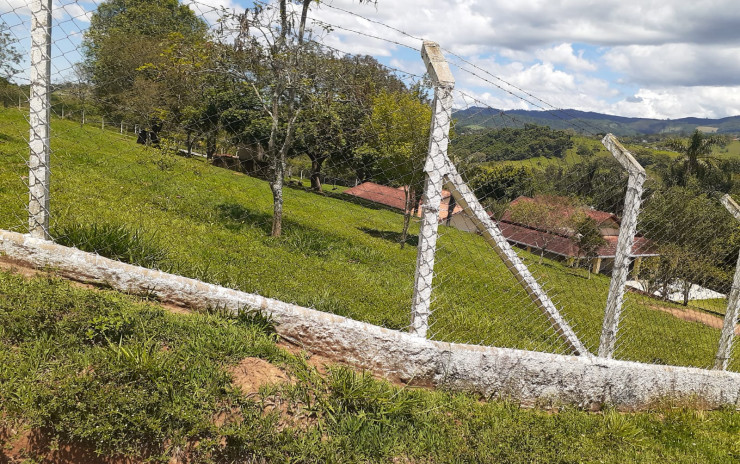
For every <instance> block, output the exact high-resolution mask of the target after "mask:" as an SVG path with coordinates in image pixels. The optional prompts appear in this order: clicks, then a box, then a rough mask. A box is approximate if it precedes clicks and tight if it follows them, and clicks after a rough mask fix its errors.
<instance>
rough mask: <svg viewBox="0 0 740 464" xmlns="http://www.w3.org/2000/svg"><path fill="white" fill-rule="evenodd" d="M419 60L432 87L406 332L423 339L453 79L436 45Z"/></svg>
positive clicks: (425, 48)
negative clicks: (408, 323)
mask: <svg viewBox="0 0 740 464" xmlns="http://www.w3.org/2000/svg"><path fill="white" fill-rule="evenodd" d="M421 56H422V59H423V60H424V63H425V64H426V67H427V72H428V73H429V76H430V77H431V79H432V82H433V83H434V106H433V109H434V113H433V114H432V125H431V130H430V134H429V152H428V154H427V159H426V163H425V165H424V173H425V175H426V183H425V186H424V199H423V200H422V211H423V214H422V220H421V227H420V230H419V244H418V247H417V249H418V253H417V258H416V273H415V275H414V296H413V301H412V306H411V327H410V332H411V333H412V334H415V335H418V336H420V337H426V335H427V330H428V329H429V315H430V306H431V299H432V280H433V278H434V254H435V251H436V247H437V236H438V230H437V229H438V227H439V208H440V205H441V203H442V185H443V184H444V176H445V174H447V146H448V143H449V139H450V137H449V134H450V123H451V122H452V90H453V88H454V87H455V79H454V77H453V76H452V73H451V72H450V67H449V65H448V64H447V60H445V57H444V55H443V54H442V51H441V50H440V48H439V45H438V44H436V43H434V42H428V41H425V42H424V44H423V46H422V49H421Z"/></svg>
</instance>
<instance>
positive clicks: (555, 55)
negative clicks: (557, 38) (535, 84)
mask: <svg viewBox="0 0 740 464" xmlns="http://www.w3.org/2000/svg"><path fill="white" fill-rule="evenodd" d="M535 56H536V57H537V58H539V59H540V60H541V61H542V62H543V63H552V64H555V65H563V66H565V67H566V68H569V69H572V70H574V71H596V69H597V68H596V65H595V64H594V63H592V62H590V61H588V60H587V59H585V58H583V50H580V51H579V52H578V54H576V53H575V51H574V50H573V46H572V45H571V44H569V43H564V44H560V45H557V46H554V47H551V48H545V49H539V50H537V51H536V52H535Z"/></svg>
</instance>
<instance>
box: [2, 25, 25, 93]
mask: <svg viewBox="0 0 740 464" xmlns="http://www.w3.org/2000/svg"><path fill="white" fill-rule="evenodd" d="M20 60H21V55H20V53H18V50H16V49H15V43H14V40H13V38H12V37H11V36H10V33H9V32H8V31H7V26H6V25H5V24H0V79H2V80H4V81H5V82H7V80H8V79H10V78H11V77H13V76H14V75H15V74H16V73H18V69H17V68H16V65H17V64H18V63H19V62H20Z"/></svg>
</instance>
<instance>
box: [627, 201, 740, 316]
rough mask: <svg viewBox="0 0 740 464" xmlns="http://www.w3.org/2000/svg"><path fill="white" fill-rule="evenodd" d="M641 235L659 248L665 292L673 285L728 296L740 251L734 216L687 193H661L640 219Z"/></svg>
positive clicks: (738, 229)
mask: <svg viewBox="0 0 740 464" xmlns="http://www.w3.org/2000/svg"><path fill="white" fill-rule="evenodd" d="M639 221H640V222H639V229H640V230H641V231H642V233H643V234H644V235H645V236H646V237H647V238H649V239H650V240H652V241H653V242H654V243H656V244H657V245H658V247H659V249H658V253H659V254H660V259H661V263H660V267H659V271H660V272H659V273H658V274H657V277H656V278H657V279H658V280H659V281H660V283H661V288H662V292H663V294H664V295H666V294H667V291H668V290H667V289H668V287H669V286H670V285H680V286H683V289H684V304H688V288H690V285H691V284H692V283H695V284H698V285H702V286H708V287H710V288H713V289H716V290H719V291H722V292H727V291H728V289H729V286H730V282H731V275H732V270H733V269H734V266H735V263H736V260H737V255H738V248H740V228H739V227H738V225H737V223H736V221H735V220H734V219H733V218H732V216H730V214H729V213H727V211H726V210H725V209H724V208H723V207H722V206H721V205H720V204H719V202H718V201H716V199H713V198H711V197H709V196H707V195H705V194H701V193H697V192H696V191H695V190H691V189H688V188H684V187H678V186H675V187H671V188H669V189H666V190H662V191H659V192H656V193H655V194H654V195H652V196H651V197H650V198H649V199H648V200H647V201H646V202H645V206H644V208H643V211H642V212H641V214H640V216H639Z"/></svg>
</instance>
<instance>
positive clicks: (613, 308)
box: [599, 134, 647, 358]
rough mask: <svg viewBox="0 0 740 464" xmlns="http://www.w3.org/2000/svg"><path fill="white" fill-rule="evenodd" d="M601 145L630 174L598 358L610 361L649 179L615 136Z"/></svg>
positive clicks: (608, 137)
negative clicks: (643, 190)
mask: <svg viewBox="0 0 740 464" xmlns="http://www.w3.org/2000/svg"><path fill="white" fill-rule="evenodd" d="M601 143H603V144H604V146H605V147H606V148H607V149H608V150H609V151H610V152H611V154H612V155H613V156H614V158H616V159H617V161H619V164H621V165H622V167H623V168H624V169H625V170H626V171H627V172H628V174H629V179H628V181H627V195H626V196H625V199H624V214H623V215H622V222H621V224H620V226H619V238H618V239H617V252H616V256H615V257H614V269H613V270H612V279H611V282H610V283H609V296H608V297H607V300H606V309H605V311H604V323H603V325H602V328H601V340H600V341H599V356H600V357H603V358H611V357H612V356H613V355H614V349H615V348H616V345H617V331H618V330H619V319H620V317H621V315H622V304H623V303H624V287H625V284H626V283H627V278H628V277H629V268H630V262H631V259H632V246H633V244H634V242H635V233H636V231H637V215H638V214H639V212H640V204H641V203H642V186H643V184H644V183H645V180H646V179H647V174H646V173H645V169H644V168H643V167H642V166H640V163H638V162H637V160H635V158H634V156H632V154H631V153H630V152H629V151H627V149H625V148H624V147H623V146H622V144H621V143H619V141H618V140H617V138H616V137H614V135H612V134H607V135H606V137H604V139H603V140H602V141H601Z"/></svg>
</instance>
